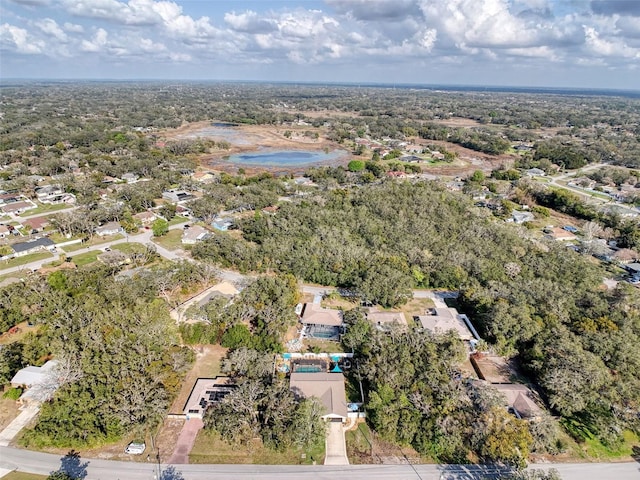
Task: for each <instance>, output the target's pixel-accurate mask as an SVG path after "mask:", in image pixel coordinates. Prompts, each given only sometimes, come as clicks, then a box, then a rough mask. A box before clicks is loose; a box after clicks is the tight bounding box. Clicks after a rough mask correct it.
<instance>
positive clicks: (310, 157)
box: [228, 150, 345, 167]
mask: <svg viewBox="0 0 640 480" xmlns="http://www.w3.org/2000/svg"><path fill="white" fill-rule="evenodd" d="M344 153H345V152H343V151H341V150H334V151H332V152H328V153H325V152H322V151H320V152H317V151H309V150H278V151H269V152H254V153H238V154H235V155H230V156H229V159H228V161H229V162H230V163H236V164H242V165H262V166H270V167H292V166H293V167H295V166H298V165H309V164H313V163H321V162H326V161H328V160H336V159H338V158H340V157H341V156H342V155H344Z"/></svg>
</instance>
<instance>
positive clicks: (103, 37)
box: [80, 28, 109, 53]
mask: <svg viewBox="0 0 640 480" xmlns="http://www.w3.org/2000/svg"><path fill="white" fill-rule="evenodd" d="M108 36H109V35H108V33H107V31H106V30H105V29H103V28H99V29H98V30H97V31H96V33H95V34H94V35H93V39H92V40H83V41H82V44H81V46H80V49H81V50H82V51H83V52H89V53H98V52H101V51H103V50H104V49H105V47H106V46H107V40H108Z"/></svg>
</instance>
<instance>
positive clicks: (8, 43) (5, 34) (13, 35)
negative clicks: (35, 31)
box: [0, 23, 45, 55]
mask: <svg viewBox="0 0 640 480" xmlns="http://www.w3.org/2000/svg"><path fill="white" fill-rule="evenodd" d="M0 46H1V48H2V49H3V50H9V51H14V52H16V53H22V54H26V55H34V54H38V53H42V51H43V49H44V48H45V43H44V42H43V41H41V40H38V39H36V38H34V37H33V36H32V35H31V34H29V32H27V30H25V29H24V28H20V27H16V26H15V25H10V24H8V23H4V24H2V25H0Z"/></svg>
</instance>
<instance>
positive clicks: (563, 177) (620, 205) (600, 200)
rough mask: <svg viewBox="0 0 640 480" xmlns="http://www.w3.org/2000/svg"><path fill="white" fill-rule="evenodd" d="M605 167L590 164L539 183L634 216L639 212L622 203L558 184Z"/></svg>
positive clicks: (598, 164) (604, 165)
mask: <svg viewBox="0 0 640 480" xmlns="http://www.w3.org/2000/svg"><path fill="white" fill-rule="evenodd" d="M606 166H607V165H606V164H603V163H595V164H592V165H588V166H586V167H584V168H581V169H580V170H576V171H571V172H565V173H563V174H561V175H558V176H557V177H547V178H549V180H550V181H549V183H544V182H541V183H542V184H543V185H553V186H554V187H559V188H564V189H565V190H570V191H572V192H574V193H577V194H578V195H580V196H581V197H585V199H586V200H589V201H591V203H595V204H599V205H616V206H617V208H620V209H622V210H626V211H628V212H629V213H635V214H638V213H640V211H639V210H638V209H637V208H635V207H630V206H628V205H625V204H623V203H620V202H615V201H613V199H609V200H605V199H603V198H600V197H597V196H594V195H593V193H595V192H592V191H590V190H587V189H585V188H579V187H571V186H569V185H565V184H562V183H560V181H562V180H567V179H569V178H571V177H573V176H580V175H582V174H584V173H586V172H589V171H591V170H597V169H599V168H602V167H606Z"/></svg>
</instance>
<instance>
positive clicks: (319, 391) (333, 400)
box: [290, 372, 347, 418]
mask: <svg viewBox="0 0 640 480" xmlns="http://www.w3.org/2000/svg"><path fill="white" fill-rule="evenodd" d="M290 388H291V390H292V391H293V393H295V394H296V395H301V396H303V397H305V398H309V397H316V398H319V399H320V401H321V402H322V404H323V405H324V407H325V409H326V413H325V415H323V418H347V396H346V393H345V388H344V376H343V375H342V373H296V372H293V373H292V374H291V378H290Z"/></svg>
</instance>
